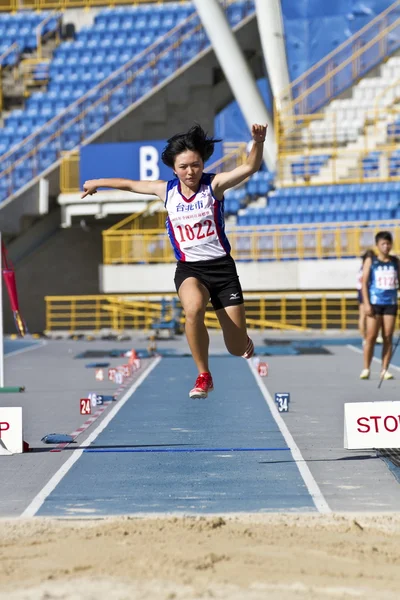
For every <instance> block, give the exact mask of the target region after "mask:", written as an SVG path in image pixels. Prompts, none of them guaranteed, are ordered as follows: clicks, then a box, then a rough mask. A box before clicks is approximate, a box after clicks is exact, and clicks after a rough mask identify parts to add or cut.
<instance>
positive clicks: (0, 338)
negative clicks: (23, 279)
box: [0, 232, 4, 388]
mask: <svg viewBox="0 0 400 600" xmlns="http://www.w3.org/2000/svg"><path fill="white" fill-rule="evenodd" d="M2 268H3V256H2V252H1V232H0V269H2ZM2 276H3V273H0V388H2V387H4V335H3V285H2V284H3V277H2Z"/></svg>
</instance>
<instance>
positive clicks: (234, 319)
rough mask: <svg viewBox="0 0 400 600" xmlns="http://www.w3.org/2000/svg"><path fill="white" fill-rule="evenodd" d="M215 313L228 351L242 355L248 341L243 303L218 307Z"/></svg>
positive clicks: (235, 354)
mask: <svg viewBox="0 0 400 600" xmlns="http://www.w3.org/2000/svg"><path fill="white" fill-rule="evenodd" d="M215 314H216V315H217V317H218V320H219V322H220V325H221V327H222V332H223V334H224V341H225V346H226V348H227V350H228V352H230V353H231V354H233V355H234V356H242V355H243V354H244V353H245V351H246V347H247V342H248V337H247V328H246V314H245V309H244V304H239V306H227V307H226V308H220V309H218V310H216V311H215Z"/></svg>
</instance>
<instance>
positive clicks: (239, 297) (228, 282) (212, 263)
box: [174, 256, 243, 310]
mask: <svg viewBox="0 0 400 600" xmlns="http://www.w3.org/2000/svg"><path fill="white" fill-rule="evenodd" d="M188 277H195V279H198V280H199V281H200V282H201V283H202V284H203V285H204V286H205V287H206V288H207V289H208V291H209V292H210V300H211V304H212V305H213V307H214V310H219V309H220V308H225V307H226V306H236V305H239V304H243V292H242V288H241V285H240V282H239V277H238V274H237V271H236V265H235V261H234V260H233V258H232V257H231V256H222V257H221V258H216V259H215V260H199V261H196V262H183V261H178V263H177V265H176V271H175V279H174V281H175V287H176V291H177V292H178V293H179V288H180V286H181V285H182V283H183V282H184V281H185V279H187V278H188Z"/></svg>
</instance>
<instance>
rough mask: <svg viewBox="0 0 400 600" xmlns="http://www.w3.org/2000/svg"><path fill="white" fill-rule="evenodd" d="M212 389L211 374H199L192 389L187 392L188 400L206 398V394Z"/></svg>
mask: <svg viewBox="0 0 400 600" xmlns="http://www.w3.org/2000/svg"><path fill="white" fill-rule="evenodd" d="M213 389H214V384H213V380H212V377H211V373H200V375H199V376H198V377H197V379H196V383H195V384H194V388H193V389H192V390H190V392H189V398H207V396H208V392H212V391H213Z"/></svg>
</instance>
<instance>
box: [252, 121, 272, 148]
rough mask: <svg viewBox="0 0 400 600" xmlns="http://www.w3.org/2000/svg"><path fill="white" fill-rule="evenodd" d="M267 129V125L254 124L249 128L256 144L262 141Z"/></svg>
mask: <svg viewBox="0 0 400 600" xmlns="http://www.w3.org/2000/svg"><path fill="white" fill-rule="evenodd" d="M267 129H268V125H258V124H254V125H253V127H252V128H251V135H252V138H253V140H254V141H255V142H256V143H258V144H262V143H264V142H265V137H266V135H267Z"/></svg>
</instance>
